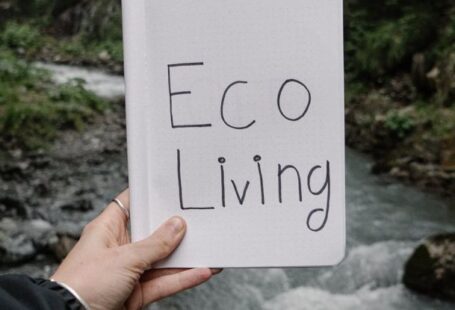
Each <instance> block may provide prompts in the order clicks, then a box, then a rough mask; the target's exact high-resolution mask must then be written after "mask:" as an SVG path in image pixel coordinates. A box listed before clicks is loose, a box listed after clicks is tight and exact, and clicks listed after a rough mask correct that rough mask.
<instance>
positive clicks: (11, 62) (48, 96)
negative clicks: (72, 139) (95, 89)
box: [0, 50, 107, 149]
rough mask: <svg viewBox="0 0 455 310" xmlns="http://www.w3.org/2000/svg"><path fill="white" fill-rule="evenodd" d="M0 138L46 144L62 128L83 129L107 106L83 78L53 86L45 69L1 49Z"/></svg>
mask: <svg viewBox="0 0 455 310" xmlns="http://www.w3.org/2000/svg"><path fill="white" fill-rule="evenodd" d="M0 89H2V92H0V140H2V141H3V142H6V143H12V144H15V145H17V146H20V147H23V148H25V149H33V148H36V147H41V146H43V145H46V143H47V142H48V141H49V140H51V139H52V138H54V137H55V136H56V134H57V132H58V131H59V130H62V129H82V128H83V126H84V124H86V123H87V121H89V120H90V119H91V118H92V117H93V116H95V115H96V114H97V113H100V112H102V111H103V110H104V109H105V108H106V107H107V103H106V101H104V100H102V99H100V98H99V97H97V96H96V95H94V94H93V93H92V92H90V91H87V90H85V89H84V87H83V82H82V81H72V82H70V83H67V84H65V85H61V86H56V85H54V84H53V83H52V82H51V80H50V75H49V73H47V72H46V71H44V70H41V69H36V68H33V67H31V66H30V65H29V64H28V63H26V62H25V61H22V60H18V59H16V58H15V57H14V56H13V54H12V53H11V52H5V51H1V50H0Z"/></svg>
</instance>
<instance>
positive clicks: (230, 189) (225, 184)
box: [177, 149, 330, 232]
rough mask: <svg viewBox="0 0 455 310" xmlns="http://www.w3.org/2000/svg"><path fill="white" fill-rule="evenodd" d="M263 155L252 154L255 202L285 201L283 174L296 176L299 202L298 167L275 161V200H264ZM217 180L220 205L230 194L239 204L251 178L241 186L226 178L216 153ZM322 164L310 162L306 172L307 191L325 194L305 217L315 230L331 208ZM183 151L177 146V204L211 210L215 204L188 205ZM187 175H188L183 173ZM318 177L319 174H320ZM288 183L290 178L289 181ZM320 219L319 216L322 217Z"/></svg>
mask: <svg viewBox="0 0 455 310" xmlns="http://www.w3.org/2000/svg"><path fill="white" fill-rule="evenodd" d="M261 161H262V158H261V156H260V155H256V156H254V158H253V162H254V163H255V164H256V166H257V176H256V177H255V180H257V181H256V182H258V184H259V186H258V188H259V189H260V193H258V194H259V195H257V197H258V201H257V205H262V206H266V205H267V204H268V203H274V205H276V203H278V204H279V205H283V204H284V197H283V192H284V188H283V183H284V182H283V180H284V179H285V178H291V177H292V176H294V178H295V180H296V182H295V183H296V187H295V188H296V193H297V197H298V201H299V202H301V203H302V202H303V187H304V186H303V182H302V174H301V171H299V169H297V168H296V167H295V166H293V165H282V164H278V165H277V169H276V174H275V175H274V176H273V178H275V180H276V183H277V187H276V189H277V191H278V201H273V202H270V201H268V200H267V192H266V190H265V188H264V175H263V172H262V170H263V169H262V166H261ZM218 163H219V176H220V177H219V180H220V184H219V187H220V193H221V194H220V204H221V207H223V208H226V207H228V206H227V203H226V197H227V195H229V194H233V195H235V197H236V199H237V201H238V205H239V206H244V203H245V198H246V196H247V195H248V194H249V189H250V184H251V182H253V181H252V179H250V180H248V181H247V182H246V183H245V184H244V185H243V186H240V185H239V184H238V183H237V182H236V181H235V180H234V179H230V178H228V169H229V168H228V166H229V165H228V163H227V160H226V158H224V157H219V158H218ZM324 166H325V167H322V166H320V165H316V166H313V167H312V168H311V169H310V170H309V172H308V174H307V175H306V178H305V179H306V181H307V182H306V189H307V190H308V192H309V193H310V194H311V195H313V196H317V197H319V196H320V197H324V196H325V197H324V200H325V201H324V203H323V204H322V206H323V207H321V208H317V209H313V210H312V211H311V212H310V213H309V214H308V217H307V220H306V225H307V227H308V229H310V230H311V231H314V232H318V231H321V230H322V229H323V228H324V227H325V225H326V223H327V220H328V216H329V211H330V162H329V161H326V163H325V165H324ZM182 170H183V165H182V151H181V150H180V149H178V150H177V175H178V189H179V201H180V208H181V209H182V210H213V209H215V206H190V205H189V204H188V202H187V201H185V199H184V188H183V182H182ZM317 173H319V174H322V175H323V176H324V181H323V182H322V185H321V186H320V187H316V186H315V185H314V184H313V183H314V181H313V179H316V178H317ZM186 177H187V176H186ZM318 179H320V175H319V178H318ZM288 183H289V182H288ZM321 219H322V220H321Z"/></svg>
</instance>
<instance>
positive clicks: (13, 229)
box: [0, 218, 36, 265]
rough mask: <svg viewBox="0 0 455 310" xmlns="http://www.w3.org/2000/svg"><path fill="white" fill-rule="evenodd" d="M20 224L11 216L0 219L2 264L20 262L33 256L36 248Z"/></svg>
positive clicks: (0, 254) (0, 256)
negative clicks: (20, 228)
mask: <svg viewBox="0 0 455 310" xmlns="http://www.w3.org/2000/svg"><path fill="white" fill-rule="evenodd" d="M18 229H19V225H18V224H17V223H16V222H15V221H14V220H13V219H11V218H3V219H2V220H1V221H0V264H8V265H9V264H18V263H21V262H25V261H27V260H29V259H31V258H33V257H34V256H35V254H36V249H35V247H34V245H33V242H32V240H31V239H30V238H28V237H27V236H26V235H25V234H23V233H20V231H19V230H18Z"/></svg>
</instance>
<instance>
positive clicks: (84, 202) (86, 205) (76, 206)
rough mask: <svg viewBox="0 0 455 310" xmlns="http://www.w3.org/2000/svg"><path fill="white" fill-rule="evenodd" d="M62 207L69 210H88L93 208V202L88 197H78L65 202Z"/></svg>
mask: <svg viewBox="0 0 455 310" xmlns="http://www.w3.org/2000/svg"><path fill="white" fill-rule="evenodd" d="M60 208H61V209H62V210H67V211H81V212H86V211H90V210H93V203H92V201H91V200H88V199H77V200H73V201H70V202H67V203H65V204H63V205H62V206H61V207H60Z"/></svg>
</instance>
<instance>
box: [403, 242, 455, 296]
mask: <svg viewBox="0 0 455 310" xmlns="http://www.w3.org/2000/svg"><path fill="white" fill-rule="evenodd" d="M403 283H404V284H405V285H406V286H407V287H408V288H410V289H411V290H414V291H416V292H418V293H422V294H425V295H428V296H431V297H436V298H440V299H445V300H449V301H455V234H445V235H438V236H434V237H431V238H428V239H427V240H425V241H424V243H423V244H421V245H420V246H419V247H418V248H417V249H416V250H415V252H414V254H413V255H412V256H411V258H410V259H409V260H408V262H407V263H406V266H405V272H404V276H403Z"/></svg>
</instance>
